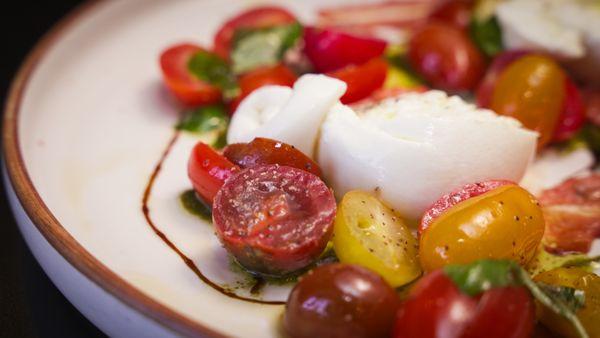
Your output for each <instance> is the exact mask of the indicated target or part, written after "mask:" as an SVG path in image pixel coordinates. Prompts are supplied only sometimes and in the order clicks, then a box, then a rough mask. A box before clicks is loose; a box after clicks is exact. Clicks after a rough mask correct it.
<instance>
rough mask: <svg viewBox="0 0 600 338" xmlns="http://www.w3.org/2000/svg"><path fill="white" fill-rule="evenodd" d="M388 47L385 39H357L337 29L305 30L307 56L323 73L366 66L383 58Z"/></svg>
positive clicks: (312, 28)
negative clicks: (372, 60)
mask: <svg viewBox="0 0 600 338" xmlns="http://www.w3.org/2000/svg"><path fill="white" fill-rule="evenodd" d="M386 45H387V43H386V42H385V41H383V40H379V39H372V38H365V37H358V36H353V35H350V34H346V33H343V32H339V31H335V30H333V29H319V28H314V27H308V28H306V29H305V30H304V53H305V54H306V56H307V57H308V59H309V60H310V62H311V63H312V64H313V66H314V67H315V70H317V71H318V72H320V73H325V72H330V71H334V70H337V69H340V68H343V67H345V66H348V65H358V64H363V63H365V62H367V61H369V60H371V59H372V58H375V57H378V56H381V55H382V54H383V52H384V50H385V47H386Z"/></svg>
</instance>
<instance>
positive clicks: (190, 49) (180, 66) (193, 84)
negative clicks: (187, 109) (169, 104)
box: [160, 43, 221, 106]
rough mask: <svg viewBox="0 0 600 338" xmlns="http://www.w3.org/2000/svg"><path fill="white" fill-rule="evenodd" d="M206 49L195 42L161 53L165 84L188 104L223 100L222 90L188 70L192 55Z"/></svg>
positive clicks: (194, 104)
mask: <svg viewBox="0 0 600 338" xmlns="http://www.w3.org/2000/svg"><path fill="white" fill-rule="evenodd" d="M199 51H204V49H202V48H201V47H199V46H196V45H193V44H187V43H186V44H179V45H175V46H172V47H170V48H168V49H167V50H165V51H164V52H163V53H162V54H161V55H160V67H161V70H162V74H163V79H164V81H165V84H166V85H167V87H168V88H169V90H170V91H171V93H172V94H173V95H174V96H175V97H176V98H177V100H178V101H180V102H181V103H182V104H184V105H186V106H199V105H202V104H210V103H215V102H218V101H219V100H221V90H220V89H219V88H218V87H216V86H213V85H211V84H209V83H206V82H204V81H202V80H200V79H198V78H197V77H195V76H194V75H192V73H191V72H190V71H189V70H188V63H189V61H190V59H191V58H192V56H194V54H196V53H197V52H199Z"/></svg>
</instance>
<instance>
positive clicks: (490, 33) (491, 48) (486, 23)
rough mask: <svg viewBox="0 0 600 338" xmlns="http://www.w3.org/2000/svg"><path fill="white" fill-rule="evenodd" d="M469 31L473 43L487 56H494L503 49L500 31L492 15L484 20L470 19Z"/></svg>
mask: <svg viewBox="0 0 600 338" xmlns="http://www.w3.org/2000/svg"><path fill="white" fill-rule="evenodd" d="M469 32H470V34H471V39H472V40H473V42H475V45H477V47H479V49H481V51H482V52H483V53H484V54H485V55H487V56H494V55H496V54H498V53H500V52H501V51H502V50H503V49H504V48H503V45H502V31H501V30H500V26H499V25H498V21H497V20H496V17H494V16H492V17H489V18H487V19H485V20H477V19H472V20H471V24H470V25H469Z"/></svg>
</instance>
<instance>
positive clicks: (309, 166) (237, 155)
mask: <svg viewBox="0 0 600 338" xmlns="http://www.w3.org/2000/svg"><path fill="white" fill-rule="evenodd" d="M223 155H224V156H225V157H226V158H227V159H229V161H231V162H232V163H235V164H237V165H238V166H240V167H241V168H249V167H254V166H257V165H264V164H279V165H285V166H288V167H294V168H298V169H302V170H305V171H308V172H309V173H312V174H314V175H317V176H319V177H320V176H321V168H319V165H318V164H317V163H315V162H314V161H313V160H311V159H310V157H308V156H306V155H304V154H303V153H302V152H301V151H300V150H298V149H296V148H295V147H294V146H291V145H289V144H287V143H283V142H280V141H276V140H271V139H268V138H262V137H257V138H255V139H254V140H252V142H250V143H234V144H230V145H228V146H227V147H226V148H225V149H224V150H223Z"/></svg>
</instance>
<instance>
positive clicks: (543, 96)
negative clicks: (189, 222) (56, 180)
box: [160, 0, 600, 337]
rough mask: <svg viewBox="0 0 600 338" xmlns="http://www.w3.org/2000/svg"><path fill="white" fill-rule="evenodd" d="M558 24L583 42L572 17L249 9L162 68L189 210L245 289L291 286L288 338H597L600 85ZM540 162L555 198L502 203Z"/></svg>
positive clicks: (559, 7) (533, 12) (543, 194)
mask: <svg viewBox="0 0 600 338" xmlns="http://www.w3.org/2000/svg"><path fill="white" fill-rule="evenodd" d="M528 11H529V12H528ZM540 11H541V12H543V13H541V14H540ZM517 12H518V14H514V13H517ZM563 12H564V13H575V14H577V13H583V12H585V13H586V14H585V15H586V16H592V15H596V16H595V18H597V19H599V20H598V22H600V7H598V6H597V4H594V3H592V1H589V2H587V1H585V0H579V1H572V2H565V1H561V0H543V1H537V0H508V1H492V0H481V1H476V2H473V1H446V2H442V3H438V2H433V1H432V2H429V1H423V2H410V1H400V2H389V3H382V4H367V5H356V6H347V7H342V8H333V9H324V10H323V11H321V12H319V14H318V21H317V22H316V23H314V24H311V25H309V24H307V23H304V22H301V21H300V20H299V19H298V18H296V17H295V16H294V15H293V14H292V13H291V12H289V11H287V10H286V9H284V8H280V7H275V6H263V7H256V8H253V9H249V10H246V11H244V12H242V13H240V14H238V15H236V16H235V17H233V18H231V19H229V20H228V21H227V22H225V23H224V24H223V26H222V27H221V28H220V29H219V30H218V31H217V33H216V35H215V37H214V43H213V46H199V45H195V44H191V43H184V44H178V45H174V46H171V47H169V48H167V49H166V50H165V51H164V52H163V53H162V55H161V56H160V66H161V69H162V72H163V76H164V82H165V85H166V87H167V88H168V89H169V91H170V92H171V93H172V95H173V97H174V98H175V99H176V100H177V102H178V104H180V105H181V106H182V107H184V109H183V110H184V112H185V113H184V114H183V115H182V119H181V121H180V122H179V123H178V125H177V129H178V130H180V131H183V132H190V133H194V134H196V135H197V136H198V138H199V140H200V141H199V142H198V143H197V144H196V146H195V147H194V148H193V150H192V151H191V154H190V157H189V162H188V172H187V174H188V176H189V179H190V182H191V186H193V189H194V191H195V194H194V195H193V196H191V198H192V199H194V201H193V203H189V201H188V203H187V204H188V205H196V206H202V208H203V210H208V211H209V212H211V214H212V221H213V225H214V230H215V234H216V236H217V237H218V239H219V240H220V242H221V243H222V245H223V246H224V248H225V249H226V250H227V251H228V253H229V254H230V255H231V256H232V257H233V259H234V261H235V262H236V264H239V266H241V267H242V268H243V269H245V270H246V271H248V272H250V273H251V274H253V275H257V276H264V277H268V278H271V279H283V280H293V279H295V278H296V277H298V283H297V284H296V285H295V287H294V288H293V290H292V291H291V293H290V295H289V298H288V301H287V303H286V306H285V313H284V315H283V319H282V327H283V331H284V333H285V334H286V335H288V336H291V337H386V336H388V337H389V336H393V337H442V336H443V337H482V336H492V337H530V336H532V335H534V334H536V335H541V334H555V335H564V336H569V337H600V325H599V323H598V321H597V320H595V319H596V318H598V316H600V277H599V276H597V275H596V274H594V273H593V268H594V266H595V263H596V261H597V260H598V259H597V257H588V256H587V255H586V253H587V252H589V251H590V248H591V246H592V242H593V241H594V239H595V238H596V237H600V174H599V173H598V172H597V170H595V169H594V166H595V165H596V164H597V159H596V158H595V157H594V156H597V155H598V154H599V153H600V89H599V88H600V87H598V86H599V85H600V83H598V82H595V81H596V80H595V79H594V77H593V76H589V74H585V72H584V73H583V74H582V72H581V71H580V68H581V67H582V64H581V63H583V62H585V63H586V64H587V67H588V68H587V69H588V72H594V73H597V71H596V70H597V69H600V60H598V59H597V58H595V56H594V55H599V54H594V53H597V52H598V50H597V45H594V43H593V42H594V41H597V40H594V39H596V38H597V35H598V31H594V27H593V26H590V27H588V26H586V25H583V24H577V23H574V22H573V20H571V19H572V18H571V17H568V15H567V14H565V17H563V14H561V13H563ZM523 13H525V14H523ZM527 13H529V14H527ZM590 13H592V14H590ZM593 13H595V14H593ZM526 14H527V15H529V16H527V15H526ZM542 14H543V15H542ZM571 15H573V14H571ZM581 15H583V14H581ZM515 16H518V17H525V18H530V19H531V27H528V28H527V29H524V28H523V25H522V23H521V21H518V20H517V21H516V20H514V17H515ZM536 25H537V26H536ZM548 27H552V29H553V31H552V32H556V33H557V34H558V33H561V35H560V36H561V37H562V39H564V41H563V43H562V44H560V43H557V41H554V40H552V39H548V38H547V37H546V35H544V34H541V33H540V32H539V31H538V30H543V29H550V28H548ZM563 33H564V34H563ZM557 36H558V35H557ZM590 41H591V42H590ZM594 62H597V65H598V66H597V68H589V67H590V66H589V65H590V64H594ZM446 93H449V94H451V95H455V96H448V95H447V94H446ZM470 102H472V103H470ZM572 154H577V156H576V157H571V156H574V155H572ZM594 154H595V155H594ZM548 156H550V157H552V156H554V157H556V158H560V160H558V162H559V163H561V165H560V168H558V169H556V168H554V169H556V170H557V171H558V172H559V173H558V175H559V177H558V179H556V178H554V179H553V180H549V181H551V182H552V184H548V183H547V182H545V181H544V182H542V181H543V180H542V181H540V182H538V184H537V185H535V188H533V187H534V185H530V184H527V180H523V181H522V183H521V185H520V184H519V182H521V179H522V178H523V177H524V176H527V175H529V174H528V173H529V172H532V170H534V169H532V168H536V166H537V172H536V173H538V174H539V173H540V172H542V173H543V172H544V170H543V169H544V167H543V163H546V162H547V161H546V162H545V160H544V159H545V158H548ZM534 157H537V158H538V160H535V161H534V163H533V164H532V165H531V164H530V163H531V162H532V160H533V158H534ZM571 158H574V159H575V160H569V159H571ZM581 159H583V161H581ZM575 162H576V163H575ZM528 168H529V169H528ZM539 168H542V169H539ZM551 169H552V168H550V169H547V170H546V172H548V171H551ZM526 173H527V175H526ZM546 174H547V173H546ZM533 176H535V175H533ZM556 181H558V182H556ZM530 187H531V188H530ZM186 196H187V198H190V196H189V195H186ZM549 332H551V333H549Z"/></svg>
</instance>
